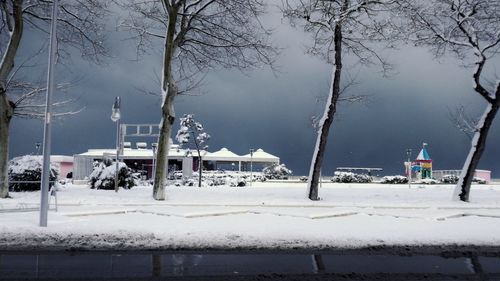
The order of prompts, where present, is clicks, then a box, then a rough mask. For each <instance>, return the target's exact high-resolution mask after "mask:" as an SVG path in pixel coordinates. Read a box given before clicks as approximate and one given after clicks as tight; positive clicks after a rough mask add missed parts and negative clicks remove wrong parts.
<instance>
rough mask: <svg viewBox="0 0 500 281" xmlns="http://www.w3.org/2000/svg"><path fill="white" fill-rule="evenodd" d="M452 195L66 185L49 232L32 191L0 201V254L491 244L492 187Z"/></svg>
mask: <svg viewBox="0 0 500 281" xmlns="http://www.w3.org/2000/svg"><path fill="white" fill-rule="evenodd" d="M453 188H454V187H453V186H452V185H413V187H412V188H411V189H409V188H408V186H407V185H381V184H332V183H327V184H324V185H323V187H322V188H320V196H321V197H322V198H323V199H322V200H321V201H317V202H312V201H309V200H308V199H305V198H306V196H305V193H306V186H305V184H304V183H269V182H267V183H254V184H253V186H252V187H204V188H197V187H169V188H167V200H166V201H155V200H153V199H152V198H151V194H152V188H151V187H135V188H132V189H131V190H120V192H118V193H115V192H114V191H105V190H91V189H89V188H88V187H86V186H71V185H69V186H68V187H67V188H64V189H63V190H62V191H60V192H58V193H57V196H58V203H59V210H58V212H55V210H51V211H50V212H49V227H47V228H40V227H38V226H37V224H38V217H39V213H38V211H35V210H34V209H33V208H37V207H38V204H39V200H40V193H39V192H26V193H12V194H11V195H12V197H14V198H13V199H0V250H15V249H115V250H122V249H123V250H125V249H141V250H145V249H205V248H212V249H213V248H217V249H232V248H248V249H259V248H261V249H264V248H268V249H292V248H360V247H368V246H402V245H409V246H419V245H425V246H438V245H443V244H446V245H482V246H495V245H499V244H500V186H499V185H496V186H495V185H475V186H473V188H472V191H471V203H463V202H453V201H451V195H452V193H453ZM52 202H53V199H52ZM51 208H53V205H51Z"/></svg>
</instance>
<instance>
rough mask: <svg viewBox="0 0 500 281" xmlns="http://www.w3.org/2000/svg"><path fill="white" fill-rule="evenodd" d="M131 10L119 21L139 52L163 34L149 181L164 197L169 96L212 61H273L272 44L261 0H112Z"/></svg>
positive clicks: (238, 64)
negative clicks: (155, 141) (152, 168)
mask: <svg viewBox="0 0 500 281" xmlns="http://www.w3.org/2000/svg"><path fill="white" fill-rule="evenodd" d="M117 1H119V2H118V3H119V4H120V5H121V6H122V7H124V8H126V9H128V10H129V11H130V16H129V17H128V18H127V19H126V20H125V21H124V22H122V23H121V24H120V26H121V27H122V28H125V29H128V30H129V31H131V32H133V34H134V35H135V36H136V38H137V42H138V45H137V52H138V54H141V53H143V52H145V51H147V50H148V49H149V48H151V47H152V46H153V42H154V41H153V40H154V39H155V38H156V39H163V46H162V47H163V61H162V65H163V69H162V74H161V80H162V81H161V92H162V95H163V100H162V103H161V107H162V121H161V123H160V138H159V141H158V159H157V162H156V174H155V181H154V187H153V197H154V198H155V199H156V200H164V199H165V187H164V186H165V184H166V173H167V156H168V150H169V138H170V135H171V131H172V125H173V123H174V120H175V112H174V100H175V98H176V96H178V95H179V94H181V93H183V92H185V91H186V89H187V88H189V87H190V85H193V83H196V81H197V79H198V77H199V76H198V75H199V74H200V73H205V72H207V71H209V70H211V69H213V68H214V67H218V66H219V67H225V68H237V69H241V70H243V69H248V68H253V67H255V66H257V65H258V64H259V63H265V64H272V63H273V58H274V56H275V54H276V49H274V48H272V47H271V45H270V44H269V43H268V42H267V35H268V34H269V32H268V31H267V30H265V29H264V28H263V26H262V25H261V24H260V22H259V20H258V18H259V16H260V15H261V14H262V13H263V12H264V9H265V4H264V3H265V1H264V0H231V1H227V0H117Z"/></svg>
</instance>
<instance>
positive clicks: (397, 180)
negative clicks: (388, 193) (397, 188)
mask: <svg viewBox="0 0 500 281" xmlns="http://www.w3.org/2000/svg"><path fill="white" fill-rule="evenodd" d="M380 183H386V184H403V183H408V178H407V177H405V176H385V177H383V178H382V181H381V182H380Z"/></svg>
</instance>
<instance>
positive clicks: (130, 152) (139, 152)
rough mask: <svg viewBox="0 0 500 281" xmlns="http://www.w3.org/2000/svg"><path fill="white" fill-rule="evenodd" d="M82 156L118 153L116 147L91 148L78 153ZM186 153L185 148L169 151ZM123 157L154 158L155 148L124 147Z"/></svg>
mask: <svg viewBox="0 0 500 281" xmlns="http://www.w3.org/2000/svg"><path fill="white" fill-rule="evenodd" d="M78 155H80V156H88V157H96V158H100V157H104V156H108V155H109V156H111V157H113V156H114V155H116V149H89V150H88V151H87V152H84V153H81V154H78ZM185 155H186V150H185V149H170V150H169V152H168V156H169V157H175V158H182V157H184V156H185ZM120 157H123V158H130V159H141V158H145V159H148V158H151V159H152V158H153V150H152V149H130V148H125V149H123V154H121V155H120Z"/></svg>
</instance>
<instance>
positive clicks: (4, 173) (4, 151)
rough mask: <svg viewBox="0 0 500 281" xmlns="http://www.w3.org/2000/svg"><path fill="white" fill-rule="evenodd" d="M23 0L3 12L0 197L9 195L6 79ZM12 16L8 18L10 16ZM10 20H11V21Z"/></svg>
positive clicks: (19, 29) (9, 108) (20, 33)
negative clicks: (7, 35)
mask: <svg viewBox="0 0 500 281" xmlns="http://www.w3.org/2000/svg"><path fill="white" fill-rule="evenodd" d="M4 2H5V1H4ZM22 6H23V1H22V0H15V1H12V14H10V15H7V14H4V17H5V20H6V21H8V22H10V24H9V26H8V27H9V29H11V30H10V31H11V35H10V39H9V42H8V45H7V48H6V49H5V50H4V54H3V57H2V58H1V60H0V198H7V197H9V182H8V180H9V176H8V170H7V169H8V165H9V125H10V120H11V119H12V116H13V114H14V106H13V104H11V102H10V101H9V99H8V97H7V80H8V77H9V75H10V74H11V72H12V69H14V62H15V58H16V54H17V51H18V49H19V44H20V43H21V38H22V36H23V25H24V22H23V14H22V13H23V12H22V10H23V9H22ZM11 16H12V18H9V17H11ZM11 20H12V22H11Z"/></svg>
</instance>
